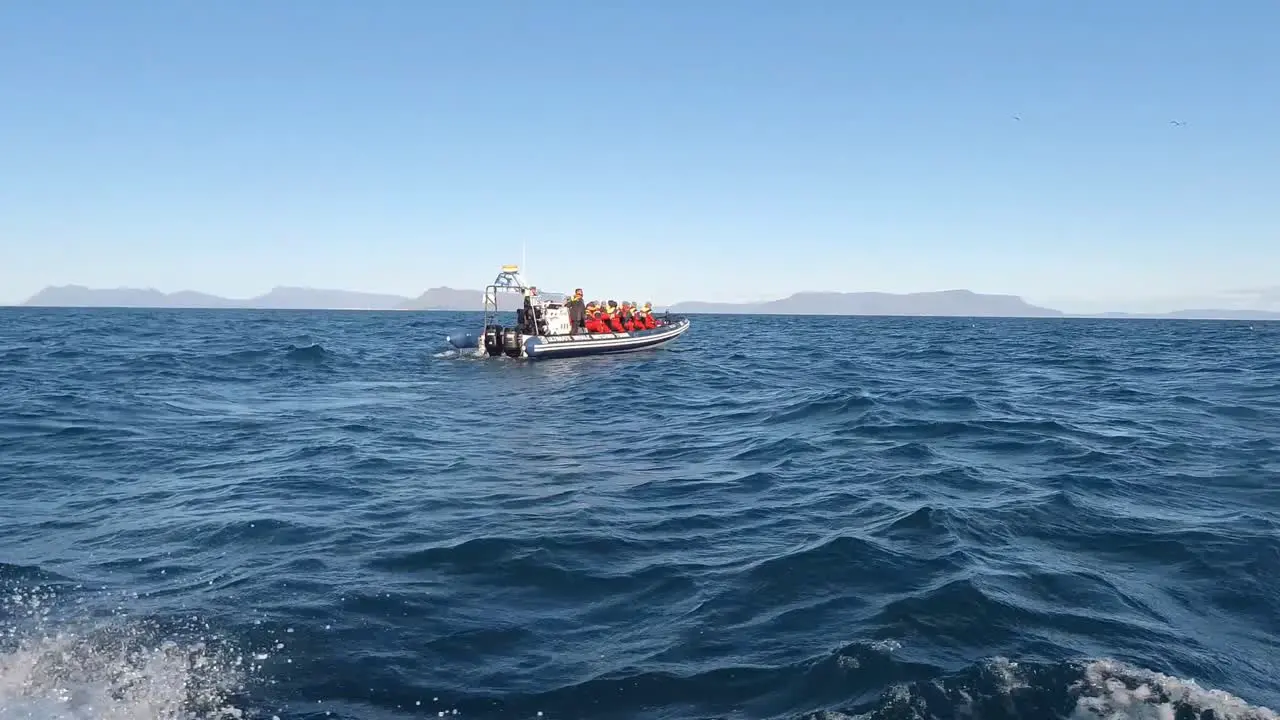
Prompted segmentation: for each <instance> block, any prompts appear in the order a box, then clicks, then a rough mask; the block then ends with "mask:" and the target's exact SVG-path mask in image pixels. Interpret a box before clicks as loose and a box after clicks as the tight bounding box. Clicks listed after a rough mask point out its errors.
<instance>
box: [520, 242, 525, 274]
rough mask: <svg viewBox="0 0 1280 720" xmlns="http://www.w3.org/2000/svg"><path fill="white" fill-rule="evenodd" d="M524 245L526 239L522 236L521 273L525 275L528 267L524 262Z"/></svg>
mask: <svg viewBox="0 0 1280 720" xmlns="http://www.w3.org/2000/svg"><path fill="white" fill-rule="evenodd" d="M524 245H525V241H524V239H523V238H521V239H520V274H521V275H524V274H525V271H526V267H525V264H524Z"/></svg>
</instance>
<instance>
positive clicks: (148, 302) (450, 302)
mask: <svg viewBox="0 0 1280 720" xmlns="http://www.w3.org/2000/svg"><path fill="white" fill-rule="evenodd" d="M498 300H499V305H500V307H503V308H504V309H515V308H516V307H518V306H519V305H520V302H521V301H520V298H519V297H518V296H515V295H510V294H507V295H499V296H498ZM483 303H484V293H483V292H482V291H480V290H454V289H453V288H445V287H441V288H431V289H430V290H427V291H426V292H424V293H422V294H421V295H419V296H418V297H416V298H409V297H405V296H403V295H388V294H384V293H365V292H352V291H350V290H322V289H316V288H300V287H277V288H272V289H271V291H270V292H267V293H264V294H262V295H258V296H255V297H251V298H247V299H236V298H224V297H219V296H217V295H210V294H208V293H201V292H194V291H191V290H182V291H179V292H173V293H163V292H160V291H159V290H153V289H145V290H140V289H136V288H115V289H96V288H88V287H84V286H83V285H61V286H57V287H47V288H45V289H43V290H41V291H40V292H38V293H36V294H35V295H33V296H31V298H30V299H29V300H27V301H26V302H24V303H22V304H23V305H26V306H33V307H121V308H224V309H225V308H240V309H263V310H479V309H480V308H481V307H482V306H483Z"/></svg>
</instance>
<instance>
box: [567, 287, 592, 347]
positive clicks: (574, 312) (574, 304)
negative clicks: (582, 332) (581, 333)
mask: <svg viewBox="0 0 1280 720" xmlns="http://www.w3.org/2000/svg"><path fill="white" fill-rule="evenodd" d="M565 307H566V308H568V310H569V334H570V335H577V334H578V328H581V327H583V326H584V325H586V320H587V318H586V315H587V312H586V307H585V306H584V304H583V300H582V288H578V289H576V290H574V291H573V295H572V296H571V297H570V298H569V299H568V300H567V301H566V302H565Z"/></svg>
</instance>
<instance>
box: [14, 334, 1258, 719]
mask: <svg viewBox="0 0 1280 720" xmlns="http://www.w3.org/2000/svg"><path fill="white" fill-rule="evenodd" d="M464 322H470V323H475V322H476V319H475V316H474V315H449V314H437V313H355V312H352V313H337V312H334V313H322V312H315V313H303V312H244V311H239V312H231V311H227V312H213V311H208V312H206V311H140V310H134V311H130V310H96V311H86V310H39V309H10V310H3V311H0V589H2V590H3V600H2V601H0V717H2V718H5V719H6V720H9V719H11V718H19V717H23V718H25V717H34V718H55V717H58V718H61V717H66V718H178V717H215V716H217V715H219V714H220V713H226V712H229V713H232V714H234V715H239V716H242V717H255V718H256V717H263V718H270V717H273V716H275V717H278V718H281V719H282V720H284V719H287V718H321V717H334V718H410V717H438V716H440V715H441V714H442V713H443V714H445V715H447V716H450V717H453V716H457V717H472V718H479V717H494V718H499V717H501V718H533V717H538V716H539V714H541V716H542V717H544V718H702V717H732V718H773V717H779V718H791V717H806V716H808V717H828V718H839V717H845V716H850V715H859V714H863V715H866V716H867V717H869V718H876V719H879V718H916V717H920V718H926V717H937V718H952V717H968V716H973V717H987V718H1008V717H1025V718H1042V717H1079V718H1084V717H1097V716H1120V717H1152V718H1155V717H1170V718H1171V717H1178V718H1184V717H1185V718H1191V717H1202V715H1200V713H1202V712H1203V711H1205V710H1212V711H1213V713H1214V714H1213V715H1212V717H1235V718H1274V717H1276V716H1275V715H1274V714H1273V713H1272V712H1271V711H1269V710H1266V709H1265V707H1264V706H1266V707H1271V708H1278V707H1280V681H1277V675H1278V673H1277V669H1278V667H1280V660H1278V658H1280V535H1278V534H1277V528H1278V520H1280V490H1278V489H1277V488H1280V355H1278V352H1280V326H1277V325H1268V324H1255V325H1252V326H1251V325H1249V324H1248V323H1227V322H1224V323H1208V322H1206V323H1196V322H1139V321H1129V322H1126V321H1108V322H1104V321H1048V320H1033V321H1032V320H1029V321H1014V320H979V321H970V320H927V319H875V318H831V319H813V318H779V317H767V318H747V317H698V318H695V324H694V327H693V329H692V331H691V332H690V334H688V335H687V336H685V337H684V338H682V339H681V340H680V341H679V342H678V343H677V344H676V345H674V346H672V347H671V348H670V349H668V350H661V351H656V352H648V353H642V354H636V355H630V356H619V357H613V358H586V359H579V360H564V361H557V362H548V363H544V364H527V363H520V362H514V361H509V360H492V361H481V360H475V359H466V358H459V357H455V356H450V355H447V354H442V353H441V351H442V350H443V347H442V338H443V334H444V333H445V332H447V331H449V330H453V329H457V328H459V327H466V325H465V324H462V323H464ZM1203 717H1210V716H1207V715H1206V716H1203Z"/></svg>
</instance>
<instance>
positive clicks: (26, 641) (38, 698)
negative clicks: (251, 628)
mask: <svg viewBox="0 0 1280 720" xmlns="http://www.w3.org/2000/svg"><path fill="white" fill-rule="evenodd" d="M52 601H53V596H52V595H51V594H48V593H43V592H30V593H14V594H11V595H10V596H9V597H8V598H6V601H5V602H4V603H3V606H2V607H0V720H19V719H20V718H21V719H23V720H187V719H195V718H200V719H205V718H225V717H236V718H239V717H242V716H243V713H242V712H241V710H240V709H238V708H237V707H236V706H235V704H234V698H235V697H236V696H237V694H238V693H239V691H240V689H241V688H242V687H243V685H244V682H245V681H246V679H247V678H248V677H250V675H251V674H252V672H253V670H254V666H253V665H252V663H251V662H246V661H245V660H244V659H243V658H242V657H241V656H240V655H239V654H238V653H236V652H234V651H232V650H231V649H230V647H229V646H227V645H226V644H224V643H222V642H221V641H220V640H218V639H217V638H215V637H214V636H213V635H212V634H211V633H209V631H208V629H207V628H204V627H201V626H200V623H198V622H194V621H190V622H187V623H165V624H162V623H155V622H148V621H140V620H136V619H131V618H128V617H125V616H118V617H115V618H110V619H94V620H88V619H85V620H60V621H57V622H54V621H52V615H51V608H52V607H53V602H52ZM53 627H56V629H52V628H53Z"/></svg>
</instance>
